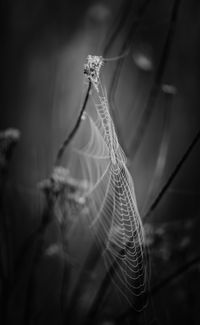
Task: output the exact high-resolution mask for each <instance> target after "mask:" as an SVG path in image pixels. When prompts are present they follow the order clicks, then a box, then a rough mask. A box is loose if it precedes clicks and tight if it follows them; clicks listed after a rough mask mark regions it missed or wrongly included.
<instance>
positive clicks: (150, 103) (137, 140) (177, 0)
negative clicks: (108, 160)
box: [128, 0, 181, 159]
mask: <svg viewBox="0 0 200 325" xmlns="http://www.w3.org/2000/svg"><path fill="white" fill-rule="evenodd" d="M180 4H181V0H174V4H173V8H172V14H171V19H170V22H169V29H168V33H167V37H166V40H165V44H164V47H163V51H162V55H161V59H160V62H159V65H158V69H157V71H156V74H155V79H154V83H153V86H152V88H151V91H150V95H149V97H148V100H147V104H146V107H145V110H144V113H143V116H142V118H141V121H140V124H139V127H138V129H137V130H136V133H135V136H134V139H133V141H132V143H131V144H130V147H129V150H128V151H129V153H130V159H133V158H134V157H135V155H136V153H137V150H138V148H139V146H140V144H141V142H142V139H143V136H144V134H145V131H146V128H147V125H148V122H149V120H150V117H151V114H152V112H153V109H154V105H155V102H156V99H157V96H158V93H159V91H160V85H161V82H162V79H163V74H164V71H165V67H166V64H167V62H168V58H169V54H170V49H171V45H172V42H173V37H174V34H175V28H176V22H177V18H178V11H179V8H180Z"/></svg>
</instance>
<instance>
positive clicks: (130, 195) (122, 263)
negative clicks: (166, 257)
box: [72, 56, 148, 309]
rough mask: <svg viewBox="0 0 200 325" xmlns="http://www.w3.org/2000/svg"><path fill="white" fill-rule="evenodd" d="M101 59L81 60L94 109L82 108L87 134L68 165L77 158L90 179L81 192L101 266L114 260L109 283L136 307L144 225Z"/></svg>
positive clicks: (143, 267) (144, 267)
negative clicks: (103, 80)
mask: <svg viewBox="0 0 200 325" xmlns="http://www.w3.org/2000/svg"><path fill="white" fill-rule="evenodd" d="M102 62H103V59H102V58H101V57H92V56H88V62H87V64H86V65H85V73H86V74H87V76H88V78H89V79H90V80H91V81H92V84H93V85H94V88H95V89H96V94H95V95H94V96H93V95H92V100H93V103H94V108H95V112H96V115H95V117H94V116H91V115H90V112H89V111H87V112H86V118H85V120H84V121H83V123H82V127H83V129H84V125H85V130H87V131H89V132H90V136H89V140H88V142H86V144H85V145H84V146H82V147H74V149H73V152H74V160H73V162H72V168H73V167H74V166H75V163H74V161H75V160H76V161H77V160H78V161H79V166H80V167H81V168H79V169H81V171H82V176H83V179H86V180H87V182H88V184H90V186H89V189H88V191H87V193H86V197H87V202H88V207H89V211H90V213H89V214H90V218H91V220H90V226H91V230H93V231H94V232H95V235H96V238H97V240H98V242H99V243H100V245H101V247H102V256H103V258H104V262H105V266H106V268H107V269H108V270H109V269H110V268H111V267H112V266H113V265H115V272H114V276H113V283H115V285H116V287H117V289H118V292H120V296H124V297H125V298H126V299H127V300H128V302H129V303H130V305H131V306H134V307H135V308H136V309H141V308H143V307H144V305H145V302H144V299H145V297H146V293H147V291H148V290H147V285H148V281H147V280H148V263H147V254H146V249H145V240H144V231H143V225H142V222H141V218H140V215H139V212H138V208H137V202H136V197H135V191H134V185H133V179H132V176H131V174H130V173H129V171H128V169H127V166H126V157H125V154H124V152H123V150H122V148H121V146H120V144H119V142H118V138H117V134H116V131H115V127H114V123H113V121H112V118H111V115H110V112H109V103H108V99H107V93H106V89H105V87H103V85H102V84H101V80H100V78H99V71H100V68H101V66H102ZM75 173H76V171H75ZM143 298H144V299H143Z"/></svg>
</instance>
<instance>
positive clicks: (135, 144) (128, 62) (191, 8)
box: [0, 0, 200, 325]
mask: <svg viewBox="0 0 200 325" xmlns="http://www.w3.org/2000/svg"><path fill="white" fill-rule="evenodd" d="M176 6H177V7H176ZM2 12H3V34H4V35H3V36H4V37H3V41H2V50H1V52H2V59H1V78H2V81H3V84H2V87H1V90H2V95H1V113H0V128H1V130H4V129H6V128H8V127H15V128H17V129H19V130H20V132H21V138H20V141H19V144H18V145H17V148H16V150H15V152H14V154H13V156H12V159H11V161H10V162H9V174H8V178H7V185H6V189H5V190H4V192H3V194H2V195H3V196H4V197H5V200H4V201H5V202H4V215H6V216H7V215H9V219H10V220H11V230H12V231H11V239H12V245H11V247H12V249H11V250H12V258H11V260H12V261H13V264H15V262H16V260H17V259H18V257H19V256H20V255H21V249H22V247H23V243H24V242H25V241H26V239H27V238H28V237H29V236H30V234H31V233H32V232H33V231H34V229H37V227H38V226H39V225H40V223H41V218H42V217H41V216H42V213H43V208H44V201H45V200H44V196H43V194H42V193H41V192H40V191H39V190H38V189H37V186H36V185H37V183H38V182H39V181H41V180H43V179H45V178H47V177H49V176H50V174H51V172H52V169H53V164H54V161H55V157H56V153H57V151H58V148H59V146H60V144H61V142H62V141H63V139H64V138H65V137H66V136H67V134H68V133H69V131H70V130H71V129H72V126H73V125H74V123H75V121H76V119H77V116H78V112H79V110H80V103H81V102H82V100H83V97H84V92H85V87H84V85H83V83H84V79H83V64H84V63H85V59H86V57H87V55H88V54H96V55H104V56H105V57H115V56H117V55H119V54H120V53H124V52H125V51H126V49H128V50H129V53H128V55H127V56H126V57H125V58H124V59H123V60H122V61H120V60H117V61H109V62H107V63H106V64H105V67H104V68H103V69H104V70H103V79H104V82H105V84H106V86H107V88H108V90H109V91H110V92H109V100H110V104H111V112H112V115H113V118H114V121H115V123H116V128H117V131H118V135H119V139H120V142H121V144H122V146H123V148H124V149H125V152H126V154H127V157H128V165H129V169H130V171H131V173H132V175H133V178H134V182H135V190H136V196H137V201H138V206H139V210H140V212H141V215H142V217H143V216H145V215H146V213H147V211H148V209H149V208H150V206H151V203H152V202H153V200H154V199H155V197H156V196H157V194H158V193H159V191H160V190H161V189H162V188H163V186H164V185H165V184H166V182H167V180H168V179H169V177H170V175H172V173H173V171H174V169H175V167H176V166H177V164H178V163H179V161H180V159H181V158H182V157H183V155H184V154H185V152H186V151H187V149H188V147H189V146H190V144H191V143H192V141H193V139H194V138H195V136H196V134H197V133H198V132H199V128H200V109H199V104H200V96H199V81H200V63H199V57H200V46H199V39H200V3H199V1H198V0H190V1H189V0H182V1H175V0H173V1H172V0H170V1H169V0H162V1H159V0H157V1H156V0H152V1H142V0H140V1H139V0H132V1H129V0H126V1H114V0H109V1H86V0H84V1H78V0H74V1H68V0H65V1H64V0H57V1H53V0H52V1H48V0H34V1H33V0H26V1H25V0H7V1H4V4H3V11H2ZM125 43H126V44H125ZM124 44H125V45H124ZM123 46H124V49H123ZM120 62H122V63H123V64H122V67H121V70H120V71H119V74H118V76H117V78H116V81H117V86H116V87H115V89H114V88H112V86H111V85H112V80H113V79H112V78H113V76H116V69H117V68H118V67H119V65H120V64H121V63H120ZM166 84H168V85H170V86H172V87H171V88H167V90H166V88H163V85H166ZM163 89H164V90H163ZM197 140H198V139H197ZM199 163H200V146H199V141H197V142H196V143H195V145H194V146H193V147H192V150H191V151H190V152H189V154H188V156H187V158H186V159H184V162H183V164H182V165H181V168H180V169H179V170H178V172H177V174H176V176H175V177H174V178H173V180H172V182H170V184H169V186H167V187H166V190H165V191H164V195H163V196H162V198H161V200H159V203H158V204H156V206H155V207H154V209H153V211H152V212H151V214H150V215H149V216H148V217H146V218H145V220H144V223H145V230H146V234H147V243H148V245H149V248H150V256H151V287H152V288H153V289H152V298H151V303H150V306H151V308H150V311H148V312H147V313H146V314H145V316H144V315H142V317H141V319H140V316H139V317H138V315H137V316H135V314H134V313H133V312H132V311H131V310H130V308H129V306H124V304H122V306H121V309H120V307H119V308H115V307H114V306H113V304H112V299H111V298H112V294H110V298H109V297H108V298H107V301H106V307H105V308H104V309H103V310H101V311H99V314H98V315H97V319H96V321H94V323H97V322H98V321H99V322H100V323H103V321H102V320H101V319H102V318H105V319H109V321H107V320H106V321H107V323H105V322H104V324H114V323H115V322H116V319H117V318H118V317H119V316H120V315H121V313H122V314H123V313H124V312H125V311H126V310H127V309H128V312H127V313H126V312H125V314H124V316H123V315H122V316H120V317H122V318H119V319H118V322H119V323H120V324H126V323H127V324H129V323H130V324H132V323H134V321H136V318H137V321H138V322H139V323H143V322H144V323H147V324H151V323H156V324H177V323H179V324H199V322H200V312H199V302H200V293H199V292H200V265H199V256H200V248H199V235H200V230H199V229H200V221H199V209H200V205H199V196H200V185H199V184H200V169H199ZM48 227H49V228H48V229H47V230H46V232H45V236H44V237H45V245H46V246H45V247H48V244H49V245H50V244H52V243H54V242H56V241H57V240H59V238H58V237H59V235H58V231H57V228H56V227H54V224H53V223H51V224H50V225H49V226H48ZM78 227H79V228H80V229H78V230H77V233H76V236H75V237H73V238H72V239H71V244H70V245H71V246H72V248H71V251H72V253H71V255H70V258H71V259H72V260H73V262H72V265H73V266H72V268H71V282H70V284H68V286H67V287H66V290H67V292H71V291H70V290H72V288H73V287H74V286H75V283H76V282H77V281H78V280H77V279H78V275H77V274H78V272H79V270H80V268H81V266H82V261H83V257H80V256H79V255H78V253H77V252H80V251H81V252H82V249H80V246H81V245H82V244H81V241H80V236H81V233H82V229H84V227H85V225H84V222H81V224H79V226H78ZM84 231H85V232H84ZM83 232H84V234H85V236H86V237H87V236H88V234H87V230H83ZM83 242H84V245H85V248H84V250H83V252H84V251H85V252H87V250H88V247H87V243H88V241H87V238H85V239H84V240H83ZM88 245H89V244H88ZM33 251H34V249H33ZM73 251H75V252H76V253H75V256H73ZM31 252H32V250H31V249H30V251H29V252H28V254H27V255H26V256H25V259H24V264H23V267H22V268H21V269H20V272H19V274H20V276H19V280H16V283H15V286H14V289H13V290H11V288H9V289H7V290H4V289H2V288H4V286H3V284H1V291H0V293H1V295H2V297H3V298H2V297H1V300H2V301H3V303H2V307H3V308H2V310H3V309H4V311H5V309H6V312H5V314H6V315H7V316H6V317H5V315H4V316H3V317H4V318H3V321H5V319H6V322H7V323H8V324H14V323H15V324H23V322H24V324H28V323H30V324H49V325H50V324H61V323H62V321H63V320H62V317H61V313H60V300H59V299H60V298H58V297H59V295H60V291H61V287H62V284H61V277H62V276H63V275H62V274H63V268H64V266H63V265H64V264H63V260H62V256H60V255H59V254H57V255H56V253H55V254H53V255H48V257H47V256H46V255H45V256H44V258H43V259H40V261H39V262H37V259H35V258H34V253H33V254H32V255H31ZM85 254H86V253H85ZM37 263H38V264H37ZM36 264H37V266H36V267H35V265H36ZM34 268H35V269H36V270H34V272H33V271H32V269H34ZM177 270H178V271H177ZM33 273H34V279H35V280H34V287H35V288H36V289H35V293H34V296H35V298H34V299H35V300H34V306H32V305H31V308H30V310H29V311H30V314H34V315H36V316H35V318H34V320H33V317H28V318H29V321H28V322H27V318H26V317H25V316H24V314H26V313H27V311H26V301H27V288H29V286H28V283H29V282H30V274H33ZM170 275H172V277H171V279H169V278H168V277H169V276H170ZM31 276H32V275H31ZM96 277H97V280H96V281H97V283H99V282H100V281H101V267H100V268H99V270H97V271H96ZM165 279H169V281H167V282H165V281H164V282H163V280H165ZM1 282H2V281H1ZM12 288H13V286H12ZM90 290H94V291H95V289H94V288H93V287H92V289H90V287H89V284H88V288H87V287H86V289H85V292H86V293H85V297H86V298H84V299H85V301H84V303H83V304H82V305H81V307H80V309H78V307H77V313H79V315H80V316H79V319H78V320H77V323H78V322H79V323H81V319H82V316H81V315H82V314H81V313H83V314H84V308H86V309H87V307H84V306H87V295H88V296H90ZM113 290H114V289H113ZM153 290H154V291H153ZM5 291H6V292H7V293H8V294H6V295H3V293H5ZM87 292H88V293H87ZM91 297H92V294H91ZM88 299H89V298H88ZM84 304H86V305H84ZM118 306H120V304H118ZM116 309H117V310H116ZM33 310H34V311H33ZM2 314H4V313H3V312H2ZM102 315H103V316H102ZM24 319H25V320H26V321H24ZM110 319H111V320H110ZM138 319H139V320H138ZM66 323H68V320H66ZM72 323H73V322H72ZM2 324H3V323H2ZM74 324H75V321H74Z"/></svg>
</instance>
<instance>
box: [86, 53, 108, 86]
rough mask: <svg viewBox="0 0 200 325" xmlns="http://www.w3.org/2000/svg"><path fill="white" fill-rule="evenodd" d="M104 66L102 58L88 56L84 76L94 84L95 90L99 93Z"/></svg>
mask: <svg viewBox="0 0 200 325" xmlns="http://www.w3.org/2000/svg"><path fill="white" fill-rule="evenodd" d="M102 65H103V58H102V56H96V55H88V57H87V63H86V64H85V65H84V74H85V75H86V76H87V78H88V79H89V80H90V81H91V82H92V84H93V86H94V87H95V89H96V90H97V91H98V86H99V74H100V70H101V67H102Z"/></svg>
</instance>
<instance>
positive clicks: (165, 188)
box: [143, 130, 200, 221]
mask: <svg viewBox="0 0 200 325" xmlns="http://www.w3.org/2000/svg"><path fill="white" fill-rule="evenodd" d="M199 139H200V130H199V131H198V132H197V134H196V136H195V137H194V139H193V140H192V142H191V143H190V145H189V146H188V148H187V149H186V151H185V153H184V155H183V156H182V157H181V159H180V160H179V162H178V164H177V165H176V167H175V168H174V170H173V172H172V173H171V175H170V177H169V178H168V180H167V181H166V183H165V184H164V186H163V187H162V188H161V190H160V192H159V193H158V195H157V196H156V198H155V199H154V201H153V203H152V204H151V206H150V208H149V209H148V211H147V213H146V214H145V215H144V218H143V221H146V219H147V218H148V217H149V216H150V215H151V213H152V212H153V211H154V210H155V208H156V207H157V205H158V204H159V202H160V201H161V199H162V198H163V195H164V194H165V193H166V191H167V189H168V188H169V186H170V185H171V183H172V182H173V180H174V178H175V177H176V175H177V174H178V172H179V170H180V169H181V167H182V166H183V164H184V163H185V161H186V160H187V158H188V157H189V155H190V153H191V152H192V150H193V149H194V147H195V145H196V144H197V143H198V141H199Z"/></svg>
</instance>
